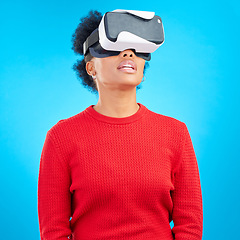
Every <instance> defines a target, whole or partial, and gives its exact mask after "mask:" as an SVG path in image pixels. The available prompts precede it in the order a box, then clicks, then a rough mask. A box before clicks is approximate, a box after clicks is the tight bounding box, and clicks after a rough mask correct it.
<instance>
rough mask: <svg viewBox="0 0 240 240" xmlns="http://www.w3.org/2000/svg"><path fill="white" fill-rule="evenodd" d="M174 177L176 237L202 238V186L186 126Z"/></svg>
mask: <svg viewBox="0 0 240 240" xmlns="http://www.w3.org/2000/svg"><path fill="white" fill-rule="evenodd" d="M173 179H174V190H173V192H172V199H173V213H172V218H173V222H174V227H173V229H172V232H173V234H174V236H175V239H176V240H183V239H184V240H200V239H202V225H203V212H202V195H201V186H200V178H199V171H198V165H197V160H196V156H195V153H194V149H193V146H192V142H191V138H190V136H189V133H188V130H187V128H186V127H185V141H184V145H183V150H182V154H181V158H180V164H179V166H178V167H177V169H176V171H175V172H174V175H173Z"/></svg>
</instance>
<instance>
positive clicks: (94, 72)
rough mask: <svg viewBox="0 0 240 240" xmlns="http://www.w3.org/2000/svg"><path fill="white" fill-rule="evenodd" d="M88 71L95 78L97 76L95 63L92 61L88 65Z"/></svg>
mask: <svg viewBox="0 0 240 240" xmlns="http://www.w3.org/2000/svg"><path fill="white" fill-rule="evenodd" d="M86 71H87V73H88V75H90V76H93V75H95V74H96V71H95V67H94V62H93V61H92V60H91V61H89V62H87V63H86Z"/></svg>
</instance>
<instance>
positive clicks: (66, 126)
mask: <svg viewBox="0 0 240 240" xmlns="http://www.w3.org/2000/svg"><path fill="white" fill-rule="evenodd" d="M87 118H88V115H87V114H86V109H85V110H84V111H82V112H80V113H78V114H76V115H74V116H72V117H69V118H66V119H61V120H60V121H58V122H57V124H55V125H54V126H53V127H52V128H51V129H50V130H49V131H48V135H50V136H51V137H52V138H54V139H56V138H61V139H65V138H69V137H72V136H73V135H75V134H76V133H79V132H81V130H83V129H86V128H87V127H86V126H85V125H86V123H87V122H88V120H87Z"/></svg>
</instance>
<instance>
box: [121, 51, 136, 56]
mask: <svg viewBox="0 0 240 240" xmlns="http://www.w3.org/2000/svg"><path fill="white" fill-rule="evenodd" d="M120 55H121V57H124V58H133V57H134V56H135V54H134V51H133V50H131V49H126V50H124V51H122V52H121V53H120Z"/></svg>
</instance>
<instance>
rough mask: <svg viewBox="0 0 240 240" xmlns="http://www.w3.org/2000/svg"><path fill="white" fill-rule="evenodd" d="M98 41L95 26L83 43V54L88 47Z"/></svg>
mask: <svg viewBox="0 0 240 240" xmlns="http://www.w3.org/2000/svg"><path fill="white" fill-rule="evenodd" d="M98 41H99V34H98V28H97V29H95V30H94V31H93V32H92V33H91V35H90V36H89V37H88V38H87V39H86V41H85V42H84V43H83V55H85V54H86V52H87V51H88V49H89V48H90V47H91V46H92V45H93V44H95V43H96V42H98Z"/></svg>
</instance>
